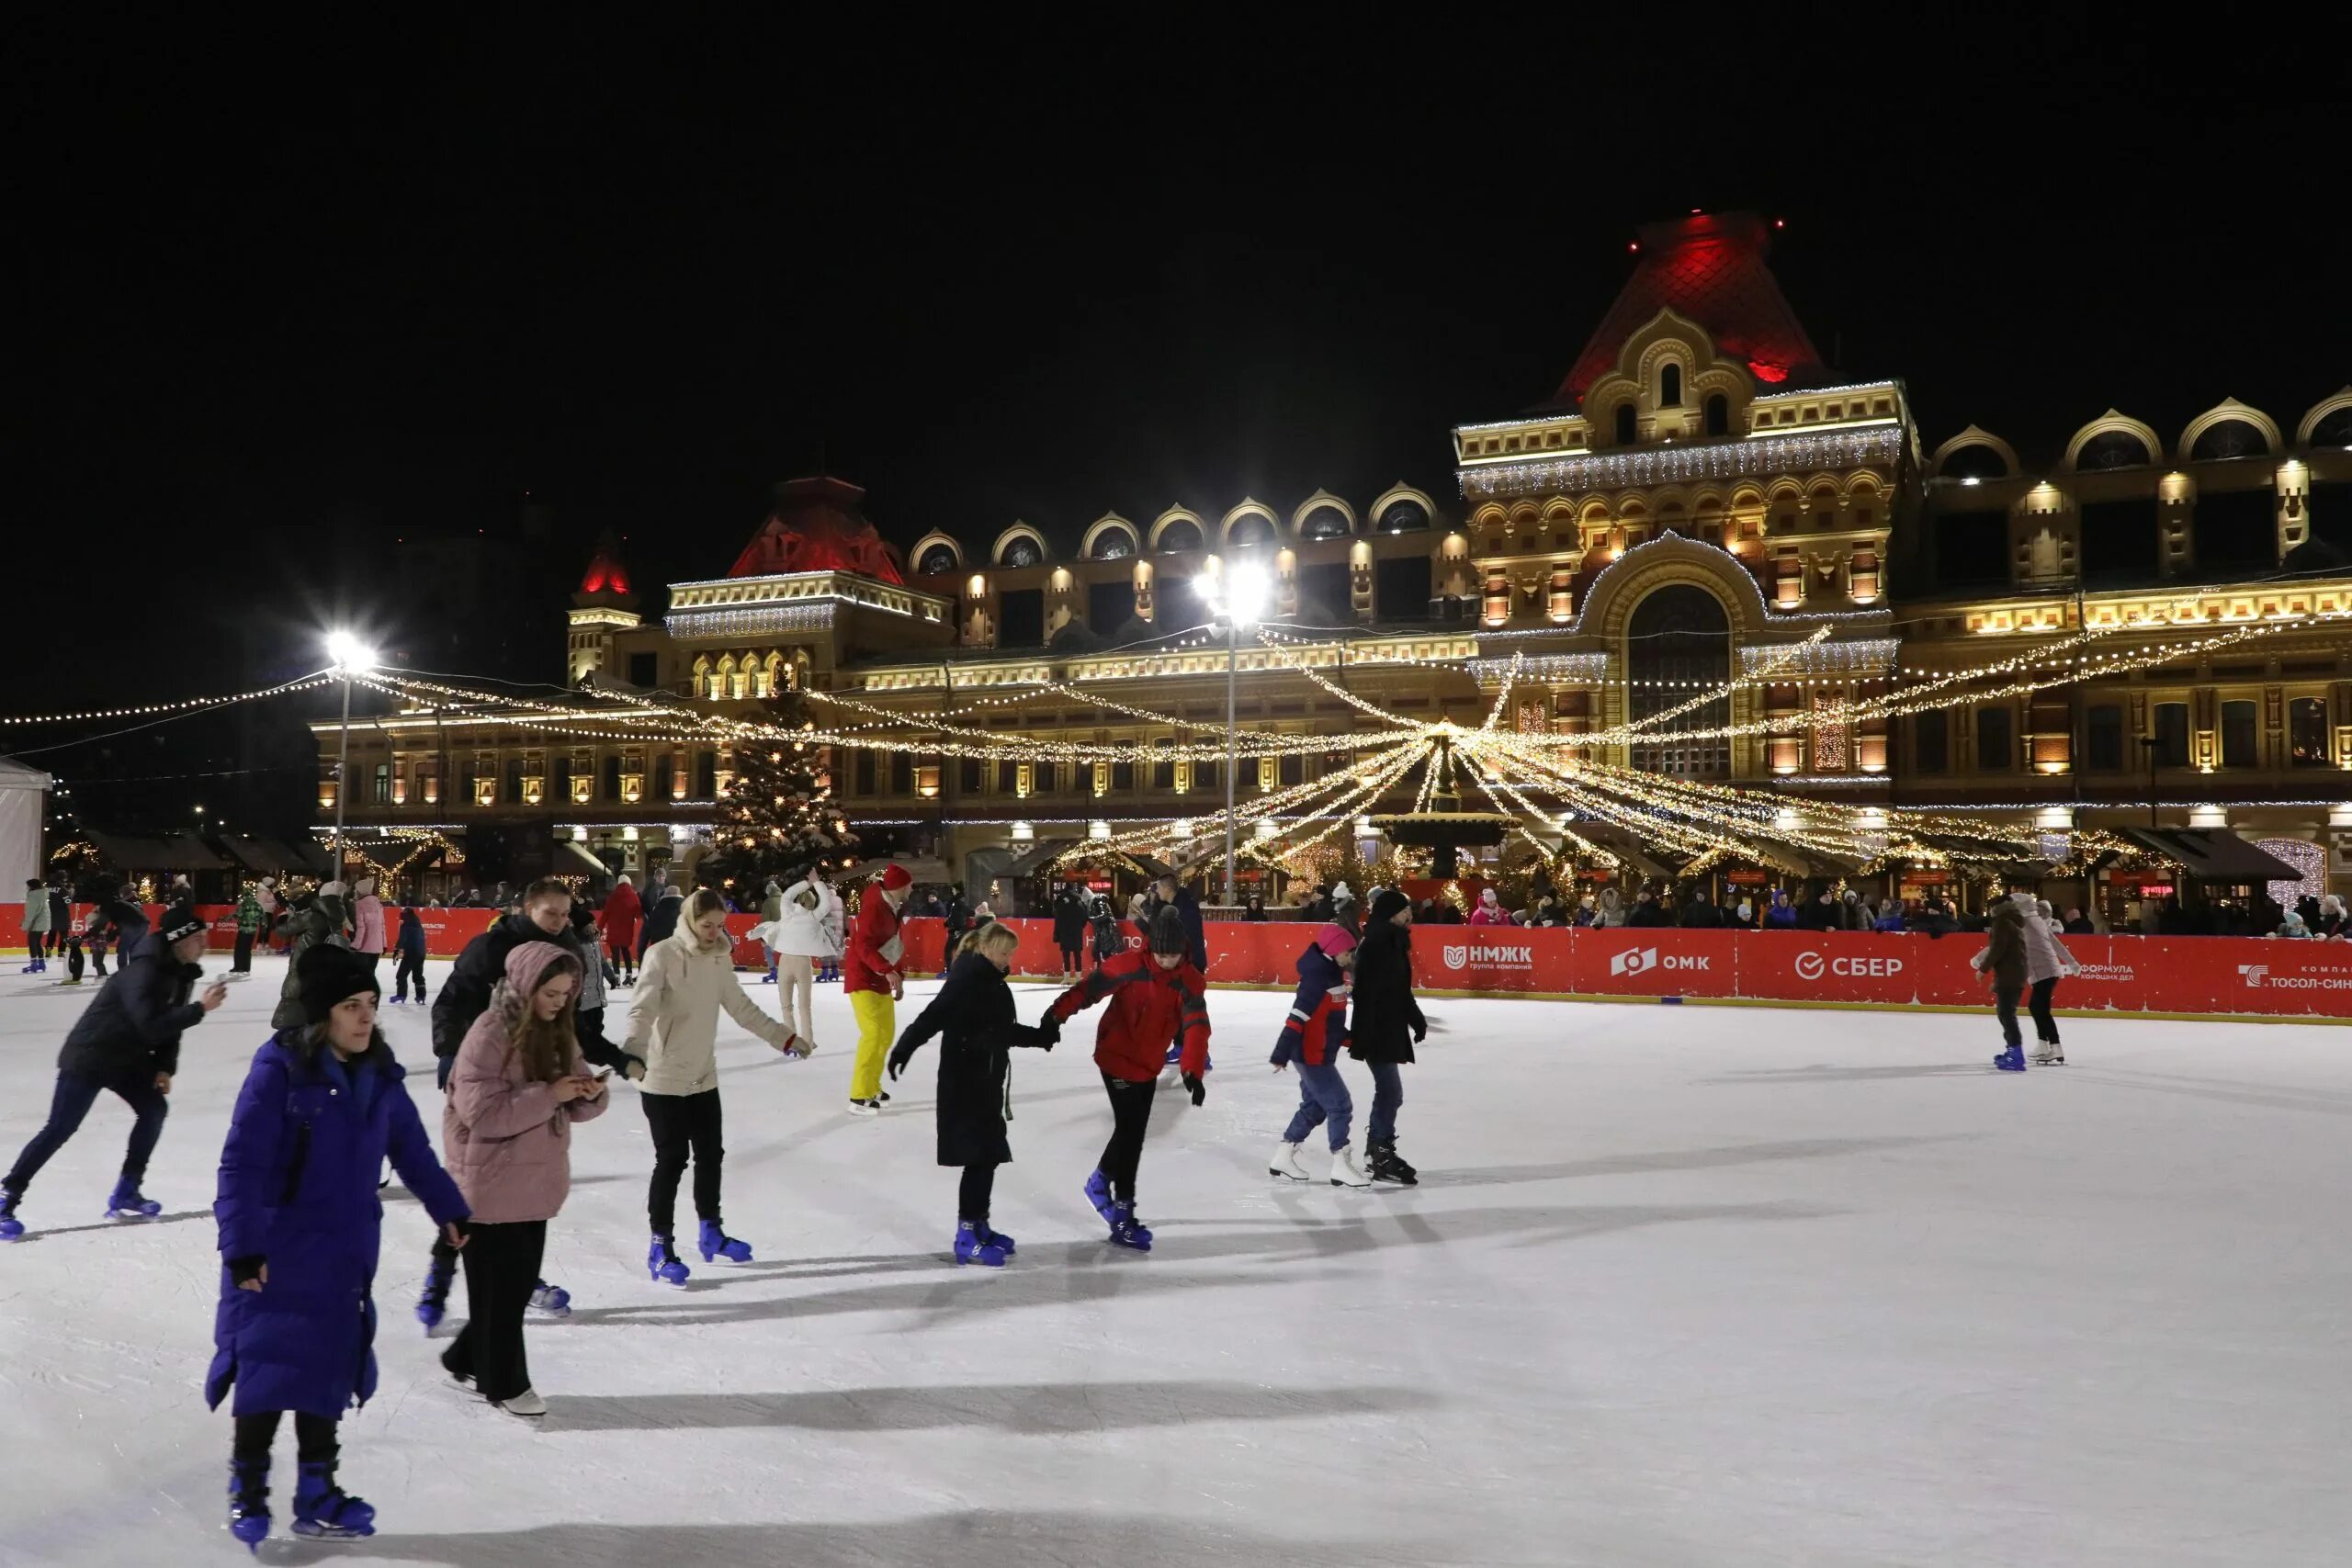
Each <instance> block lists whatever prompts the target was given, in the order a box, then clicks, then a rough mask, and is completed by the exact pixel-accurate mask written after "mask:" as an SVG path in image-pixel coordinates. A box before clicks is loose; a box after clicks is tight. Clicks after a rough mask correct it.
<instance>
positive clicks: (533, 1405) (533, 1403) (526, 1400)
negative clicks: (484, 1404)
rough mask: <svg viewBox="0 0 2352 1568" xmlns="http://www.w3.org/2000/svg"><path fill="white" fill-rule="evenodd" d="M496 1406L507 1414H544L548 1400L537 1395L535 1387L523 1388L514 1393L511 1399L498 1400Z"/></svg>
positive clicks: (546, 1410) (546, 1411)
mask: <svg viewBox="0 0 2352 1568" xmlns="http://www.w3.org/2000/svg"><path fill="white" fill-rule="evenodd" d="M498 1407H499V1408H500V1409H501V1410H503V1411H505V1412H506V1414H508V1415H509V1416H544V1415H546V1414H547V1413H548V1402H547V1401H546V1400H544V1399H541V1398H540V1397H539V1394H538V1391H537V1389H529V1388H526V1389H525V1390H524V1391H523V1392H522V1393H518V1394H516V1395H515V1397H514V1398H512V1399H502V1400H500V1401H499V1402H498Z"/></svg>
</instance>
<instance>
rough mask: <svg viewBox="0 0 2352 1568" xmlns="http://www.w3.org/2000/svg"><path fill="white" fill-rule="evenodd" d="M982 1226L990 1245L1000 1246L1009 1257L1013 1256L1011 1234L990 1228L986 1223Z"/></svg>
mask: <svg viewBox="0 0 2352 1568" xmlns="http://www.w3.org/2000/svg"><path fill="white" fill-rule="evenodd" d="M980 1228H981V1231H982V1233H983V1234H984V1235H986V1236H987V1238H988V1244H989V1246H990V1247H997V1248H1000V1249H1001V1251H1002V1252H1003V1253H1004V1255H1005V1256H1006V1257H1007V1258H1010V1257H1012V1237H1011V1236H1009V1235H1005V1234H1004V1233H1003V1232H1002V1231H992V1230H989V1229H988V1227H987V1226H985V1225H983V1226H982V1227H980Z"/></svg>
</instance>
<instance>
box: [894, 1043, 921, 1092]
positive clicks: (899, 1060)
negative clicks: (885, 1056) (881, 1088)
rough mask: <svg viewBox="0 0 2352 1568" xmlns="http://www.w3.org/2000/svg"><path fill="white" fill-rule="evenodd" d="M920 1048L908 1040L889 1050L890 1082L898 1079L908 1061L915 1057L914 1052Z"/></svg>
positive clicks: (895, 1081)
mask: <svg viewBox="0 0 2352 1568" xmlns="http://www.w3.org/2000/svg"><path fill="white" fill-rule="evenodd" d="M921 1048H922V1047H920V1046H918V1045H916V1044H914V1043H912V1042H909V1043H906V1044H903V1045H899V1046H897V1047H895V1048H894V1049H893V1050H892V1051H891V1052H890V1081H891V1082H892V1083H897V1082H898V1081H899V1074H900V1073H902V1072H904V1071H905V1070H906V1066H907V1064H908V1063H909V1062H911V1061H913V1060H914V1059H915V1053H916V1052H917V1051H918V1050H920V1049H921Z"/></svg>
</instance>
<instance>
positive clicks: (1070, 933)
mask: <svg viewBox="0 0 2352 1568" xmlns="http://www.w3.org/2000/svg"><path fill="white" fill-rule="evenodd" d="M1054 945H1055V946H1056V947H1062V948H1069V949H1071V950H1072V951H1075V950H1077V949H1079V948H1081V947H1084V946H1085V945H1086V900H1085V899H1083V898H1081V897H1079V896H1078V895H1077V894H1076V893H1075V892H1073V891H1071V890H1070V889H1069V888H1067V887H1065V888H1063V889H1062V890H1061V891H1060V892H1058V893H1057V894H1055V895H1054Z"/></svg>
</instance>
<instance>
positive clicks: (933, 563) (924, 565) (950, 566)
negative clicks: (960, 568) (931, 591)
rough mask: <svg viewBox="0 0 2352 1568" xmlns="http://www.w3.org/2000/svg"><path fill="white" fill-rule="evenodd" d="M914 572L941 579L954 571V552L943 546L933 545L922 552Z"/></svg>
mask: <svg viewBox="0 0 2352 1568" xmlns="http://www.w3.org/2000/svg"><path fill="white" fill-rule="evenodd" d="M915 570H917V571H919V572H921V573H922V575H924V576H925V577H942V576H944V575H946V574H947V573H948V572H951V571H954V570H956V552H955V551H954V550H953V549H951V548H949V547H947V546H945V545H933V546H932V547H931V548H929V549H927V550H925V551H923V553H922V559H921V560H920V561H917V562H916V563H915Z"/></svg>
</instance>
